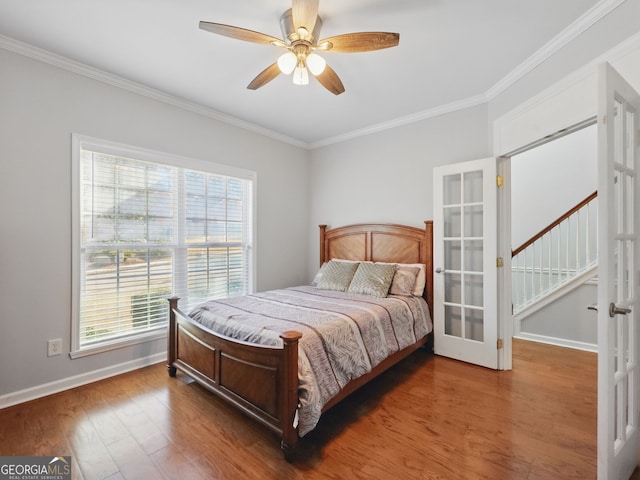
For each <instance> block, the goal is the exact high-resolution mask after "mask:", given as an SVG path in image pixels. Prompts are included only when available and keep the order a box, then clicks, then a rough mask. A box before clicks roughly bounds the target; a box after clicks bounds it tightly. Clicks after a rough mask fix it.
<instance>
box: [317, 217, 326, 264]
mask: <svg viewBox="0 0 640 480" xmlns="http://www.w3.org/2000/svg"><path fill="white" fill-rule="evenodd" d="M318 226H319V227H320V266H322V264H323V263H324V262H325V261H326V258H325V257H326V252H325V248H324V246H325V235H326V234H327V226H326V225H318Z"/></svg>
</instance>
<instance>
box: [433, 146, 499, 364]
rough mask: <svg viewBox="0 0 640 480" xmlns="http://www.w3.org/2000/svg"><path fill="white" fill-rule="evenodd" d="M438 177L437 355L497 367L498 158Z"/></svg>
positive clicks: (439, 172) (438, 172)
mask: <svg viewBox="0 0 640 480" xmlns="http://www.w3.org/2000/svg"><path fill="white" fill-rule="evenodd" d="M433 175H434V176H433V181H434V185H433V194H434V201H433V204H434V215H433V218H434V222H433V233H434V237H433V238H434V241H433V243H434V252H433V255H434V267H435V275H434V312H433V313H434V315H433V317H434V352H435V353H436V354H437V355H443V356H446V357H450V358H455V359H458V360H462V361H465V362H469V363H474V364H476V365H482V366H485V367H489V368H494V369H496V368H497V367H498V350H497V349H498V345H497V338H498V312H497V297H498V295H497V270H496V269H497V265H496V261H497V255H496V252H497V186H496V159H494V158H487V159H484V160H475V161H471V162H464V163H456V164H453V165H445V166H442V167H437V168H435V169H434V172H433Z"/></svg>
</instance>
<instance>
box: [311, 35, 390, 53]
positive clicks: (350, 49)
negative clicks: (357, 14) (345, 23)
mask: <svg viewBox="0 0 640 480" xmlns="http://www.w3.org/2000/svg"><path fill="white" fill-rule="evenodd" d="M326 42H329V43H331V44H332V45H333V46H332V47H331V49H330V50H331V51H332V52H339V53H357V52H371V51H373V50H381V49H383V48H389V47H395V46H397V45H398V43H400V34H399V33H390V32H360V33H345V34H343V35H336V36H335V37H329V38H325V39H324V40H321V41H319V42H318V45H323V44H325V43H326Z"/></svg>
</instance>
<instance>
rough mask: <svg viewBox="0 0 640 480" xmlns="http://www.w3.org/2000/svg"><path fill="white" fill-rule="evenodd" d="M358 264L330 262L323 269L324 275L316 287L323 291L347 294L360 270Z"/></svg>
mask: <svg viewBox="0 0 640 480" xmlns="http://www.w3.org/2000/svg"><path fill="white" fill-rule="evenodd" d="M358 265H359V263H358V262H336V261H335V260H329V261H328V262H327V263H325V265H324V267H323V268H322V275H320V279H319V280H318V283H317V285H316V287H317V288H319V289H321V290H337V291H339V292H346V291H347V288H349V284H350V283H351V279H352V278H353V274H354V273H355V272H356V270H357V268H358Z"/></svg>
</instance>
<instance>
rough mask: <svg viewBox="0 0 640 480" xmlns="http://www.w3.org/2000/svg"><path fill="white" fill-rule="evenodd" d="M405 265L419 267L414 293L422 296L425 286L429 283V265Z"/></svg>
mask: <svg viewBox="0 0 640 480" xmlns="http://www.w3.org/2000/svg"><path fill="white" fill-rule="evenodd" d="M402 266H403V267H418V268H419V269H420V271H419V272H418V276H417V277H416V284H415V286H414V287H413V295H414V296H416V297H421V296H422V294H423V293H424V288H425V286H426V285H427V267H426V266H425V265H424V264H423V263H410V264H406V265H404V264H403V265H402Z"/></svg>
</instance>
